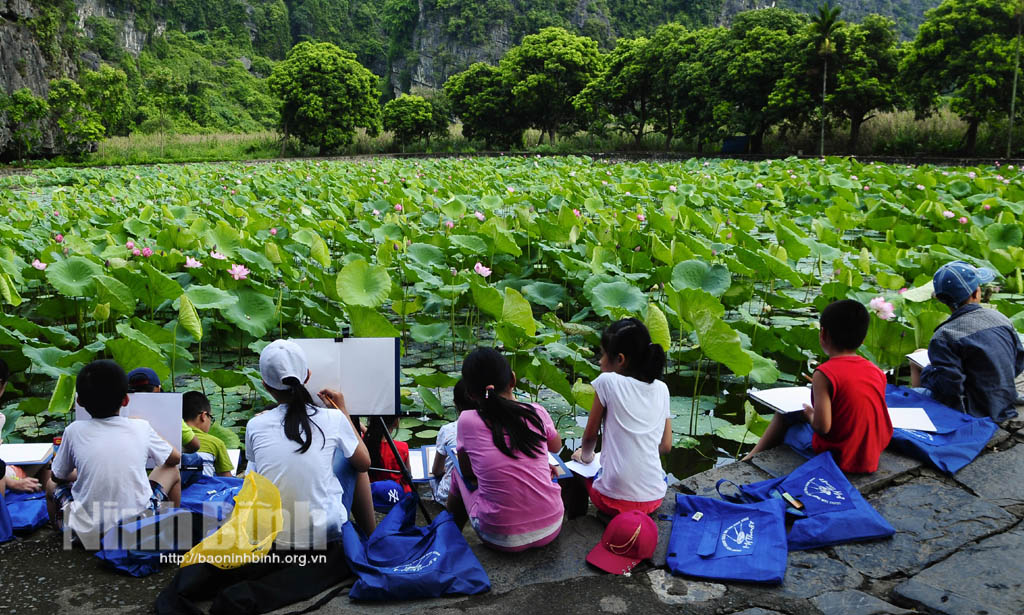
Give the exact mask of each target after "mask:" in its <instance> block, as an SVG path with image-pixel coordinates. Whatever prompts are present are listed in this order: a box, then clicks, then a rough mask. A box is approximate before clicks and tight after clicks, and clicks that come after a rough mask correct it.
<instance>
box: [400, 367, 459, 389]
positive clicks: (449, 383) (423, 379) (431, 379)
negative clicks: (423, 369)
mask: <svg viewBox="0 0 1024 615" xmlns="http://www.w3.org/2000/svg"><path fill="white" fill-rule="evenodd" d="M403 371H408V370H403ZM415 380H416V384H418V385H420V386H425V387H428V388H431V389H437V388H448V387H453V386H455V383H457V382H458V381H459V379H458V378H456V377H455V376H449V375H448V374H446V373H444V372H437V371H435V372H432V373H429V374H421V375H419V376H416V378H415Z"/></svg>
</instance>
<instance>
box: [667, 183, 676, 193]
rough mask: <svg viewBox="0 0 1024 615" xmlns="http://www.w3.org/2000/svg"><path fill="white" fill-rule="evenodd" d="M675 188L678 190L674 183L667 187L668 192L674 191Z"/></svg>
mask: <svg viewBox="0 0 1024 615" xmlns="http://www.w3.org/2000/svg"><path fill="white" fill-rule="evenodd" d="M676 190H678V188H676V187H675V186H674V185H673V186H669V187H668V191H669V192H675V191H676Z"/></svg>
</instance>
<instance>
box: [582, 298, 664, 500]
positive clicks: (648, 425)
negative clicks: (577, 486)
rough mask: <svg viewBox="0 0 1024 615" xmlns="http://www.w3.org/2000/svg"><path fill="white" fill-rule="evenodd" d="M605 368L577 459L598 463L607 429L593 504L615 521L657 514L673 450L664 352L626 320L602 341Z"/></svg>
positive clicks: (591, 487)
mask: <svg viewBox="0 0 1024 615" xmlns="http://www.w3.org/2000/svg"><path fill="white" fill-rule="evenodd" d="M600 366H601V375H600V376H598V377H597V378H596V379H595V380H594V382H593V386H594V392H595V393H596V395H595V397H594V404H593V407H592V408H591V409H590V418H589V419H588V420H587V427H586V429H584V431H583V445H582V446H581V447H580V448H579V449H577V450H576V451H575V452H574V453H573V455H572V458H573V459H574V460H576V461H579V462H582V463H590V462H591V461H593V460H594V449H595V448H596V446H597V436H598V432H599V431H602V428H603V432H604V440H603V446H602V451H601V471H600V473H599V474H598V475H597V477H595V478H594V479H593V480H592V481H588V482H587V491H588V492H589V493H590V500H591V501H592V502H593V503H594V506H596V507H597V509H598V510H599V511H601V512H602V513H604V514H606V515H611V516H613V517H614V516H615V515H617V514H619V513H623V512H626V511H629V510H639V511H641V512H643V513H646V514H649V513H652V512H654V511H656V510H657V509H658V508H659V507H660V506H661V502H662V500H663V499H664V497H665V492H666V490H667V489H668V484H667V483H666V482H665V470H664V469H662V467H661V454H664V453H667V452H668V451H670V450H671V449H672V419H671V415H670V411H669V393H668V387H667V386H666V385H665V383H664V382H662V381H661V380H658V378H660V377H661V373H662V370H664V369H665V350H664V349H663V348H662V347H661V346H659V345H658V344H654V343H652V342H651V335H650V333H648V331H647V327H645V326H644V324H643V323H642V322H640V321H639V320H637V319H636V318H626V319H623V320H619V321H617V322H615V323H612V325H611V326H609V327H608V328H607V329H605V331H604V333H603V334H602V335H601V361H600Z"/></svg>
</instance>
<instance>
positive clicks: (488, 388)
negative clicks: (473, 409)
mask: <svg viewBox="0 0 1024 615" xmlns="http://www.w3.org/2000/svg"><path fill="white" fill-rule="evenodd" d="M493 390H494V385H493V384H489V385H487V386H485V387H484V399H489V398H490V397H491V391H493Z"/></svg>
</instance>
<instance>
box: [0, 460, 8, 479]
mask: <svg viewBox="0 0 1024 615" xmlns="http://www.w3.org/2000/svg"><path fill="white" fill-rule="evenodd" d="M5 476H7V463H6V462H5V461H4V460H3V459H0V478H3V477H5Z"/></svg>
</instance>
